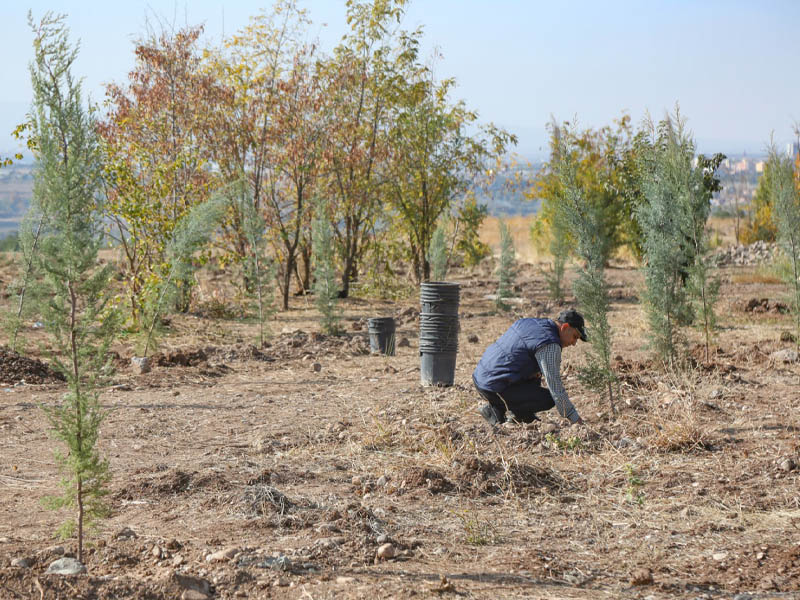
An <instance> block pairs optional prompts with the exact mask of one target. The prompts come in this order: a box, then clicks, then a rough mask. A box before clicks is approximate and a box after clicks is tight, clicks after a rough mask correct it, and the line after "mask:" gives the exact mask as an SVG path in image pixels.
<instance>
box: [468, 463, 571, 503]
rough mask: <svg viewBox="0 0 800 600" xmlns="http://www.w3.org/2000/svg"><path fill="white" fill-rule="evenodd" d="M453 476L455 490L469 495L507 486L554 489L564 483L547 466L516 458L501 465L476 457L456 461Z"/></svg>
mask: <svg viewBox="0 0 800 600" xmlns="http://www.w3.org/2000/svg"><path fill="white" fill-rule="evenodd" d="M455 479H456V481H457V487H458V490H459V491H460V492H461V493H464V494H467V495H471V496H486V495H493V494H502V493H505V492H506V491H510V490H514V491H515V492H517V493H519V492H522V491H523V490H527V489H532V490H538V489H542V490H548V491H556V490H560V489H562V488H564V487H565V483H564V481H563V480H562V479H561V478H560V477H559V476H558V475H556V474H555V473H554V472H551V471H549V470H547V469H543V468H541V467H536V466H533V465H528V464H524V463H516V462H514V463H511V464H509V465H507V466H503V465H501V464H496V463H493V462H489V461H485V460H481V459H479V458H476V457H471V458H469V459H468V460H467V461H466V462H465V463H464V464H462V465H460V467H459V469H458V471H457V476H456V478H455Z"/></svg>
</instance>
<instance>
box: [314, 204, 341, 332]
mask: <svg viewBox="0 0 800 600" xmlns="http://www.w3.org/2000/svg"><path fill="white" fill-rule="evenodd" d="M312 252H313V259H314V302H315V303H316V306H317V310H319V313H320V322H321V324H322V330H323V331H325V332H326V333H329V334H337V333H339V331H340V327H339V321H340V316H339V307H338V303H339V288H338V285H337V280H336V268H335V265H334V255H333V252H334V249H333V228H332V227H331V222H330V219H329V216H328V203H327V202H326V201H325V200H324V199H323V198H319V199H317V201H316V205H315V210H314V220H313V223H312Z"/></svg>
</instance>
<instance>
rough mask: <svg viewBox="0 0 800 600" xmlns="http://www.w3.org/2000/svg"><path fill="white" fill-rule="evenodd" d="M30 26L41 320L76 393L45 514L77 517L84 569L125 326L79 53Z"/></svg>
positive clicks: (50, 31) (35, 259)
mask: <svg viewBox="0 0 800 600" xmlns="http://www.w3.org/2000/svg"><path fill="white" fill-rule="evenodd" d="M29 21H30V23H31V27H32V29H33V31H34V35H35V41H34V49H35V61H34V63H33V64H32V65H31V82H32V87H33V93H34V101H33V108H34V115H33V119H32V121H33V124H32V132H33V137H34V138H35V139H36V148H37V159H38V168H37V171H36V175H35V183H34V194H33V202H32V207H33V210H34V214H36V213H38V214H40V215H47V220H46V221H45V222H44V227H43V228H42V229H41V236H40V237H39V239H38V241H39V248H38V251H37V252H33V253H32V254H31V275H32V278H35V279H36V280H37V283H38V292H39V293H37V294H36V295H35V296H34V310H35V311H36V313H37V314H38V315H39V317H40V319H41V320H42V322H43V323H44V326H45V330H46V331H47V333H48V334H49V336H50V338H51V340H52V343H53V346H54V347H55V353H54V356H53V364H54V365H55V368H56V369H58V370H59V371H60V372H61V373H63V374H64V376H65V377H66V379H67V386H68V392H67V394H66V395H65V396H64V398H63V400H62V402H61V404H60V405H57V406H54V407H45V414H46V416H47V419H48V421H49V423H50V425H51V426H52V428H53V433H54V435H55V437H56V438H57V439H59V440H60V441H62V442H63V443H64V445H65V446H66V449H67V452H66V453H63V452H56V459H57V461H58V463H59V466H60V468H61V470H62V473H63V474H64V479H63V480H62V487H63V489H64V491H63V494H62V495H61V496H58V497H53V498H49V499H47V500H46V504H47V505H48V506H50V507H53V508H73V509H76V510H77V518H76V519H74V520H71V521H68V522H67V523H66V524H65V525H64V526H63V527H62V528H61V533H62V534H64V535H72V533H73V531H74V530H77V537H78V558H79V560H81V561H82V560H83V536H84V528H85V527H86V526H91V524H92V523H93V522H94V521H95V520H96V519H99V518H102V517H103V516H105V515H106V514H107V507H106V505H105V503H104V502H103V498H104V496H105V495H106V494H107V493H108V490H107V489H106V485H107V482H108V480H109V469H108V462H107V461H106V460H105V459H103V458H102V457H101V456H100V453H99V451H98V449H97V439H98V436H99V433H100V425H101V423H102V422H103V419H104V417H105V413H104V412H103V410H102V409H101V406H100V403H99V400H98V394H97V391H96V389H97V386H98V384H99V383H100V381H101V380H102V379H103V377H104V376H105V375H107V374H108V371H109V363H108V361H109V352H108V350H109V346H110V344H111V342H112V340H113V338H114V336H115V334H116V332H117V330H118V328H119V319H118V315H117V313H116V312H115V311H114V310H113V309H112V308H110V307H109V305H108V300H109V294H108V284H109V278H110V275H111V269H110V267H109V266H108V265H107V266H105V267H100V266H99V264H98V260H97V252H98V249H99V247H100V242H101V239H102V219H101V210H100V209H101V207H99V206H98V205H97V202H96V197H97V194H98V192H99V189H100V180H99V173H100V165H99V157H98V150H97V140H96V138H95V123H94V122H93V120H92V118H91V116H90V115H89V114H88V112H87V111H86V109H85V108H84V107H83V105H82V102H81V93H80V84H79V83H78V82H76V81H75V80H74V79H73V78H72V74H71V67H72V63H73V62H74V60H75V58H76V55H77V50H76V49H75V48H72V47H70V45H69V43H68V39H67V37H68V36H67V29H66V27H65V25H64V17H63V16H53V15H52V13H47V14H45V16H44V17H43V18H42V20H41V21H40V22H39V23H38V24H35V23H34V22H33V19H32V17H31V16H30V15H29Z"/></svg>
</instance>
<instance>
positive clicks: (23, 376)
mask: <svg viewBox="0 0 800 600" xmlns="http://www.w3.org/2000/svg"><path fill="white" fill-rule="evenodd" d="M59 381H64V376H63V375H62V374H61V373H58V372H56V371H54V370H53V369H51V368H50V366H49V365H48V364H47V363H44V362H42V361H41V360H37V359H35V358H27V357H25V356H21V355H20V354H17V353H16V352H14V351H13V350H11V349H9V348H7V347H6V346H0V383H2V384H6V385H11V384H15V383H56V382H59Z"/></svg>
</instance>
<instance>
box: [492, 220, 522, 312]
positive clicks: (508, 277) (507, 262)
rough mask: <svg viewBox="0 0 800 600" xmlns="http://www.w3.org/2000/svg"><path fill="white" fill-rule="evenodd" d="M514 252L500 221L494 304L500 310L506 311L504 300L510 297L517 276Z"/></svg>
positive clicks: (504, 224) (505, 228)
mask: <svg viewBox="0 0 800 600" xmlns="http://www.w3.org/2000/svg"><path fill="white" fill-rule="evenodd" d="M516 263H517V260H516V250H515V249H514V239H513V238H512V237H511V232H510V231H509V230H508V226H507V225H506V223H505V221H503V220H502V219H500V261H499V263H498V265H497V299H496V300H495V303H496V305H497V308H499V309H500V310H508V309H509V306H508V304H507V303H506V300H507V299H508V298H510V297H511V295H512V291H513V285H514V280H515V279H516V275H517V266H516Z"/></svg>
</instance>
